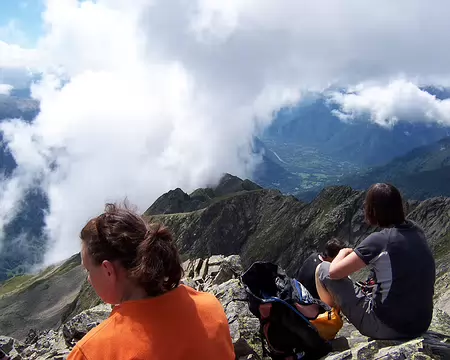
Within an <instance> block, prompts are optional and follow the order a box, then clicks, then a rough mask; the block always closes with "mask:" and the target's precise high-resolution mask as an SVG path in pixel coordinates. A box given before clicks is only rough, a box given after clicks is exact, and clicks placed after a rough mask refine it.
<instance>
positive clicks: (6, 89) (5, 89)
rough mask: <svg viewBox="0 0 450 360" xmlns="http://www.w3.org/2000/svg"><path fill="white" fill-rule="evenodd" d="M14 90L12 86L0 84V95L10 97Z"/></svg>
mask: <svg viewBox="0 0 450 360" xmlns="http://www.w3.org/2000/svg"><path fill="white" fill-rule="evenodd" d="M13 88H14V87H13V86H12V85H9V84H1V83H0V95H9V93H10V92H11V90H12V89H13Z"/></svg>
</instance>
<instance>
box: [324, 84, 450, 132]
mask: <svg viewBox="0 0 450 360" xmlns="http://www.w3.org/2000/svg"><path fill="white" fill-rule="evenodd" d="M330 100H331V101H332V102H334V103H336V104H338V105H339V106H340V110H336V111H335V112H334V113H335V114H336V115H337V116H338V117H339V118H341V119H342V120H354V119H355V118H358V117H361V116H366V117H367V116H368V117H370V119H371V120H372V121H373V122H375V123H377V124H379V125H381V126H386V127H389V126H392V125H394V124H395V123H397V122H398V121H408V122H423V121H428V122H434V123H440V124H443V125H446V126H450V99H445V100H440V99H437V98H436V97H435V96H433V95H431V94H429V93H428V92H426V91H423V90H421V89H420V88H419V87H418V86H417V85H415V84H413V83H412V82H409V81H405V80H396V81H393V82H391V83H390V84H388V85H385V86H384V85H383V86H380V85H368V86H364V85H361V86H359V87H358V88H357V89H355V91H354V92H348V93H344V94H342V93H334V94H332V95H331V98H330Z"/></svg>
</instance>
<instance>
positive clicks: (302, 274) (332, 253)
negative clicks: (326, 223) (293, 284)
mask: <svg viewBox="0 0 450 360" xmlns="http://www.w3.org/2000/svg"><path fill="white" fill-rule="evenodd" d="M343 248H344V244H343V243H342V242H341V241H339V240H338V239H336V238H332V239H330V240H328V241H327V243H326V244H325V248H324V251H323V252H322V253H318V252H313V253H312V254H311V255H310V256H309V257H308V258H307V259H306V260H305V262H304V263H303V265H302V267H301V268H300V270H299V272H298V276H297V280H298V281H300V282H301V283H302V285H303V286H304V287H305V288H306V289H307V290H308V291H309V293H310V294H311V296H312V297H313V298H315V299H318V298H319V294H318V293H317V288H316V275H315V274H316V269H317V266H318V265H319V264H320V263H321V262H322V261H328V262H331V261H333V259H334V258H335V257H336V256H337V254H338V253H339V251H340V250H341V249H343Z"/></svg>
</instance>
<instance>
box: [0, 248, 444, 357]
mask: <svg viewBox="0 0 450 360" xmlns="http://www.w3.org/2000/svg"><path fill="white" fill-rule="evenodd" d="M183 268H184V270H185V275H186V276H185V278H184V279H183V280H182V282H183V283H184V284H185V285H187V286H191V287H194V288H196V289H198V290H201V291H207V292H210V293H212V294H214V295H215V296H216V297H217V298H218V299H219V301H220V302H221V303H222V305H223V307H224V309H225V313H226V315H227V318H228V322H229V325H230V333H231V337H232V340H233V344H234V347H235V353H236V359H242V360H243V359H254V360H257V359H262V345H261V340H260V336H259V321H258V319H257V318H256V317H254V316H253V314H252V313H251V312H250V311H249V309H248V306H247V302H246V292H245V290H244V288H243V286H242V284H241V281H240V275H241V274H242V271H243V267H242V264H241V260H240V257H239V256H238V255H231V256H227V257H225V256H223V255H219V256H212V257H210V258H206V259H200V258H199V259H195V260H188V261H186V262H185V263H184V264H183ZM110 312H111V306H109V305H105V304H100V305H98V306H96V307H93V308H91V309H88V310H85V311H82V312H81V313H79V314H77V315H76V316H74V317H73V318H71V319H69V320H67V321H66V322H64V323H62V324H61V325H60V326H59V327H57V328H56V329H51V330H45V331H36V330H34V329H31V330H30V331H29V332H28V334H27V336H26V338H25V339H24V340H23V341H18V340H15V339H13V338H11V337H5V336H2V337H0V346H1V347H2V348H3V349H4V351H6V352H7V353H8V354H9V356H11V358H12V359H13V360H19V359H30V360H31V359H33V360H44V359H54V360H56V359H61V360H62V359H65V358H66V357H67V355H68V353H69V352H70V350H71V349H72V348H73V346H74V345H75V344H76V343H77V342H78V341H79V340H80V339H81V338H82V337H83V336H84V335H86V333H87V332H88V331H89V330H91V329H92V328H94V327H95V326H97V325H98V324H100V322H102V321H103V320H104V319H106V318H107V317H108V316H109V314H110ZM332 346H333V351H332V352H331V353H329V354H328V355H327V356H325V357H324V359H326V360H332V359H333V360H338V359H416V360H419V359H423V360H425V359H448V358H450V317H449V316H448V315H447V314H445V313H444V312H442V311H440V310H436V312H435V315H434V319H433V324H432V326H431V327H430V330H429V331H428V332H427V333H426V334H424V335H423V337H420V338H417V339H414V340H411V341H407V342H401V341H375V340H370V339H368V338H367V337H364V336H362V335H360V334H359V332H358V331H357V330H356V329H355V328H354V327H353V326H352V325H351V324H349V323H348V322H346V323H345V325H344V327H343V328H342V330H341V331H340V333H339V334H338V335H337V337H336V339H335V340H333V341H332Z"/></svg>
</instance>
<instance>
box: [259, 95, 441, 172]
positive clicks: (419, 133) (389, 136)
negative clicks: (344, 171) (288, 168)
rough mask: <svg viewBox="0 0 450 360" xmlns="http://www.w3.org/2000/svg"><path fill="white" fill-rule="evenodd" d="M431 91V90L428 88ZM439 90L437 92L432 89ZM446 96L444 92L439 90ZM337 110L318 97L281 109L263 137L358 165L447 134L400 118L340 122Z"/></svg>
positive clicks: (380, 162) (383, 161)
mask: <svg viewBox="0 0 450 360" xmlns="http://www.w3.org/2000/svg"><path fill="white" fill-rule="evenodd" d="M430 91H431V90H430ZM435 92H436V93H438V92H437V91H435ZM439 95H440V96H442V97H445V96H447V95H448V94H447V92H440V93H439ZM336 109H338V108H337V106H336V105H333V104H329V103H328V102H327V99H326V98H324V97H317V98H315V99H313V100H310V101H309V102H307V103H305V104H301V105H299V106H297V107H295V108H293V109H284V110H282V111H280V113H279V114H278V116H277V118H276V119H275V121H274V122H273V123H272V125H271V126H270V127H269V128H268V129H267V130H266V132H265V134H264V136H263V138H262V140H263V141H265V140H270V141H272V142H274V143H276V144H292V145H294V146H295V145H298V144H300V145H302V146H308V147H313V148H315V149H316V150H318V151H320V152H321V153H323V154H325V155H329V156H332V157H333V158H334V159H336V160H338V161H348V162H351V163H354V164H357V165H360V166H375V165H383V164H386V163H387V162H389V161H390V160H392V159H394V158H395V157H398V156H401V155H403V154H405V153H407V152H408V151H411V150H412V149H414V148H416V147H419V146H423V145H428V144H430V143H433V142H435V141H438V140H440V139H442V138H443V137H445V136H449V135H450V127H445V126H442V125H439V124H432V123H426V122H423V123H417V122H416V123H409V122H408V119H401V120H403V121H400V122H398V123H397V124H396V125H394V126H393V127H392V128H385V127H382V126H380V125H377V124H375V123H372V122H370V121H369V119H365V118H359V119H355V120H354V121H353V122H351V123H346V122H342V121H341V120H339V119H338V118H337V117H336V116H334V115H333V114H332V112H331V111H332V110H336Z"/></svg>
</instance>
